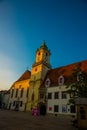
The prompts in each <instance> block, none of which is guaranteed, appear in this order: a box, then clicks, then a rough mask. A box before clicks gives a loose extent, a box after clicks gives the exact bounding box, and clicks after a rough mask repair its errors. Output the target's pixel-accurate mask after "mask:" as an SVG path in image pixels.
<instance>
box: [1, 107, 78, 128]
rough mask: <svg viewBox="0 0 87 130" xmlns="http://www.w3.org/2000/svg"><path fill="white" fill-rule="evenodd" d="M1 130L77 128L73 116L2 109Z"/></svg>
mask: <svg viewBox="0 0 87 130" xmlns="http://www.w3.org/2000/svg"><path fill="white" fill-rule="evenodd" d="M0 130H77V128H75V127H74V126H72V123H71V116H67V115H57V116H54V115H46V116H32V115H31V113H29V112H19V111H10V110H1V109H0Z"/></svg>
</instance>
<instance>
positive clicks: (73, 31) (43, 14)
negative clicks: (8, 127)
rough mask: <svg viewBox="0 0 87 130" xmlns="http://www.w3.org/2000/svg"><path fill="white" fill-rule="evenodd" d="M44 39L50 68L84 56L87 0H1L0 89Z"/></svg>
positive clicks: (21, 69)
mask: <svg viewBox="0 0 87 130" xmlns="http://www.w3.org/2000/svg"><path fill="white" fill-rule="evenodd" d="M44 40H46V43H47V46H48V48H49V49H50V50H51V65H52V67H53V68H57V67H60V66H65V65H68V64H72V63H75V62H79V61H82V60H86V59H87V1H86V0H0V90H1V89H9V88H10V87H11V85H12V84H13V82H14V81H16V80H17V79H18V78H19V77H20V76H21V75H22V74H23V73H24V71H25V70H26V69H27V67H28V68H29V70H31V67H32V64H33V63H34V61H35V51H36V50H37V48H39V47H40V45H41V44H42V43H43V41H44Z"/></svg>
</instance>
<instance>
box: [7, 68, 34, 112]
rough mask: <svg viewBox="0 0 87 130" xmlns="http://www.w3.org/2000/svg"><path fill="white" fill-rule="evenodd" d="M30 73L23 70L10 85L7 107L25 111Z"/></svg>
mask: <svg viewBox="0 0 87 130" xmlns="http://www.w3.org/2000/svg"><path fill="white" fill-rule="evenodd" d="M30 75H31V72H30V71H28V70H27V71H25V72H24V74H23V75H22V76H21V77H20V78H19V79H18V80H17V81H16V82H15V83H14V84H13V85H12V87H11V89H10V97H9V103H8V109H11V110H19V111H25V109H26V103H27V98H28V94H29V87H30V86H29V82H30Z"/></svg>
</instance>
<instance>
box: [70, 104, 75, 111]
mask: <svg viewBox="0 0 87 130" xmlns="http://www.w3.org/2000/svg"><path fill="white" fill-rule="evenodd" d="M70 112H71V113H76V107H75V105H71V106H70Z"/></svg>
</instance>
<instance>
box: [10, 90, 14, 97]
mask: <svg viewBox="0 0 87 130" xmlns="http://www.w3.org/2000/svg"><path fill="white" fill-rule="evenodd" d="M13 94H14V89H12V92H11V98H12V97H13Z"/></svg>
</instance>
